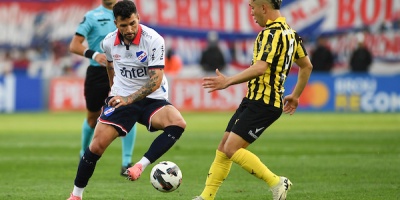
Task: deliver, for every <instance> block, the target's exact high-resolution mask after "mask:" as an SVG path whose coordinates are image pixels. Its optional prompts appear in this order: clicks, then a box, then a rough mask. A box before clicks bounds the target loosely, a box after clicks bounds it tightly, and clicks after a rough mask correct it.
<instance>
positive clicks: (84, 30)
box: [76, 13, 93, 38]
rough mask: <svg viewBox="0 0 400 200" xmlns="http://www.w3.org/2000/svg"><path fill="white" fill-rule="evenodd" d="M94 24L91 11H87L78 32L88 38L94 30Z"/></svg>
mask: <svg viewBox="0 0 400 200" xmlns="http://www.w3.org/2000/svg"><path fill="white" fill-rule="evenodd" d="M92 24H93V19H92V18H91V17H90V16H89V13H86V14H85V16H84V17H83V19H82V22H81V23H80V24H79V26H78V28H77V29H76V33H77V34H79V35H82V36H84V37H85V38H87V37H88V35H89V33H90V31H91V30H92Z"/></svg>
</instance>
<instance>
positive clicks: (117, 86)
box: [69, 0, 186, 200]
mask: <svg viewBox="0 0 400 200" xmlns="http://www.w3.org/2000/svg"><path fill="white" fill-rule="evenodd" d="M113 12H114V18H115V24H116V26H117V30H115V31H113V32H112V33H110V34H108V35H107V36H106V37H105V39H104V40H103V42H102V45H101V46H102V49H104V52H105V54H106V60H107V61H106V62H107V64H106V68H107V73H108V77H109V80H110V83H113V84H112V88H111V92H110V96H109V97H108V98H107V100H106V101H105V103H104V105H103V109H102V113H101V115H100V117H99V122H98V123H97V125H96V129H95V133H94V137H93V140H92V142H91V143H90V146H89V148H87V149H86V151H85V153H84V155H83V156H82V158H81V160H80V162H79V165H78V170H77V173H76V176H75V181H74V189H73V191H72V193H71V195H70V198H69V200H81V199H82V195H83V191H84V189H85V187H86V186H87V184H88V182H89V179H90V178H91V176H92V175H93V173H94V170H95V167H96V163H97V161H98V160H99V159H100V157H101V156H102V155H103V153H104V152H105V150H106V149H107V147H108V146H109V145H110V144H111V143H112V142H113V141H114V140H115V139H116V138H117V137H121V136H124V135H126V134H128V131H129V130H130V129H131V128H132V127H133V126H134V125H135V124H136V122H138V123H140V124H142V125H144V126H145V127H146V128H147V129H148V130H149V131H150V132H154V131H158V130H162V131H163V132H162V133H161V134H159V135H158V136H157V137H156V138H155V139H154V141H153V143H152V144H151V145H150V147H149V149H148V151H147V152H146V153H145V154H144V156H143V157H142V158H141V159H140V160H139V161H138V162H137V163H136V164H135V165H134V166H133V167H130V168H128V169H127V170H126V172H125V174H126V175H127V178H128V180H131V181H135V180H138V179H139V177H140V176H141V174H142V172H143V171H144V170H145V168H146V167H147V166H149V165H150V164H151V163H154V162H155V161H156V160H157V159H159V158H160V157H161V156H162V155H163V154H165V153H166V152H167V151H168V150H169V149H170V148H171V147H172V146H173V145H174V144H175V142H176V141H178V140H179V138H180V137H181V135H182V134H183V132H184V130H185V128H186V122H185V120H184V118H183V117H182V115H181V113H180V112H179V111H178V110H177V109H176V108H175V107H174V106H173V105H172V104H171V103H170V102H169V101H168V80H167V78H166V77H165V75H164V70H163V69H164V64H165V55H164V51H165V42H164V38H163V37H162V36H161V35H160V34H158V33H157V32H156V31H155V30H153V29H151V28H149V27H147V26H145V25H142V24H140V23H139V14H138V10H137V9H136V5H135V4H134V3H133V2H132V1H129V0H125V1H119V2H117V3H116V4H115V6H114V7H113Z"/></svg>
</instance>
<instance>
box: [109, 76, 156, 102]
mask: <svg viewBox="0 0 400 200" xmlns="http://www.w3.org/2000/svg"><path fill="white" fill-rule="evenodd" d="M148 73H149V81H148V82H147V83H146V84H144V85H143V86H142V87H141V88H140V89H139V90H138V91H136V92H135V93H133V94H131V95H129V96H126V97H119V96H116V97H113V98H112V99H110V101H109V105H110V106H115V108H118V107H120V106H124V105H128V104H131V103H133V102H136V101H139V100H141V99H144V98H145V97H146V96H148V95H149V94H151V93H153V92H154V91H156V90H157V89H158V88H159V87H160V85H161V82H162V80H163V76H164V70H162V69H149V70H148Z"/></svg>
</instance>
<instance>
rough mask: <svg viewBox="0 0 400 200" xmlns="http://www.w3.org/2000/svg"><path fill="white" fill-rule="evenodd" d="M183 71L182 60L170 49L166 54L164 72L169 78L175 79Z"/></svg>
mask: <svg viewBox="0 0 400 200" xmlns="http://www.w3.org/2000/svg"><path fill="white" fill-rule="evenodd" d="M181 70H182V60H181V58H180V57H179V55H177V54H176V53H175V51H174V49H172V48H169V49H168V50H167V53H166V59H165V67H164V72H165V74H166V75H168V76H172V77H175V76H177V75H179V73H180V72H181Z"/></svg>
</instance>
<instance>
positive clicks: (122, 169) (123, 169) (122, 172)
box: [120, 163, 132, 177]
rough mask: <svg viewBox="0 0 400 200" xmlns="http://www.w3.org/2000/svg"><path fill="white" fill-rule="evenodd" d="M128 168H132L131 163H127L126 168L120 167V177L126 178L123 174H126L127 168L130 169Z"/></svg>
mask: <svg viewBox="0 0 400 200" xmlns="http://www.w3.org/2000/svg"><path fill="white" fill-rule="evenodd" d="M130 167H132V163H129V164H128V165H127V166H122V167H121V173H120V174H121V176H125V177H126V176H127V175H126V174H125V172H126V170H127V169H128V168H130Z"/></svg>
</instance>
